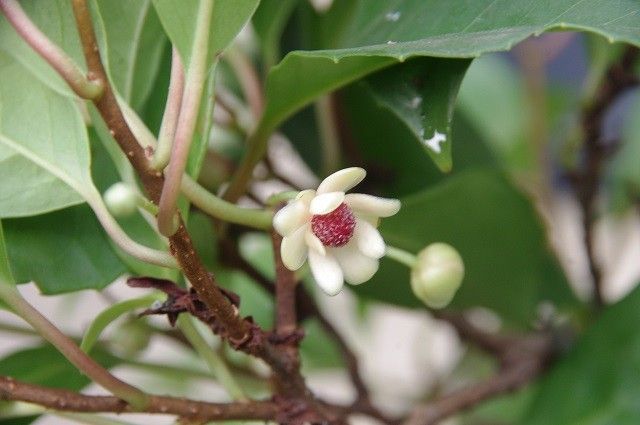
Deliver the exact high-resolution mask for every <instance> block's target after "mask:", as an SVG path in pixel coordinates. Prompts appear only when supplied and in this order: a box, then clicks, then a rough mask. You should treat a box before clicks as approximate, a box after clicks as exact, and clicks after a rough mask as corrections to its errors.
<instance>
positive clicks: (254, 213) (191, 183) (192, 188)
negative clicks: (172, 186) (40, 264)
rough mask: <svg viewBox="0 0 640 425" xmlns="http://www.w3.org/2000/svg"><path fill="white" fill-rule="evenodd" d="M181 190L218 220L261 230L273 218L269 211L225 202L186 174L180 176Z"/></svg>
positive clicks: (269, 225)
mask: <svg viewBox="0 0 640 425" xmlns="http://www.w3.org/2000/svg"><path fill="white" fill-rule="evenodd" d="M182 192H183V193H184V195H185V196H186V197H187V198H188V199H189V201H191V202H192V203H193V205H195V206H196V207H198V208H200V209H201V210H202V211H204V212H205V213H207V214H209V215H211V216H213V217H216V218H219V219H220V220H224V221H228V222H230V223H236V224H242V225H245V226H249V227H253V228H255V229H261V230H267V229H270V228H271V220H272V219H273V213H272V212H271V211H267V210H261V209H255V208H243V207H239V206H237V205H235V204H232V203H230V202H227V201H225V200H223V199H221V198H218V197H217V196H215V195H214V194H213V193H211V192H209V191H208V190H207V189H205V188H204V187H202V186H201V185H199V184H198V183H197V182H196V181H195V180H193V179H192V178H191V177H189V176H187V175H184V176H183V178H182Z"/></svg>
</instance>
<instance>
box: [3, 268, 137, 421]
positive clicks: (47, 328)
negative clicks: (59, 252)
mask: <svg viewBox="0 0 640 425" xmlns="http://www.w3.org/2000/svg"><path fill="white" fill-rule="evenodd" d="M0 299H2V300H3V301H4V302H5V303H6V304H7V305H8V306H9V308H10V309H11V310H12V311H13V312H14V313H15V314H17V315H18V316H20V317H21V318H22V319H24V320H25V321H26V322H27V323H29V324H30V325H31V326H32V327H33V328H34V329H35V330H36V331H37V332H38V333H39V334H40V335H41V336H42V337H43V338H44V339H46V340H47V341H49V342H50V343H51V344H52V345H53V346H54V347H56V348H57V349H58V351H60V352H61V353H62V354H63V355H64V356H65V357H66V358H67V359H68V360H69V362H71V364H73V365H74V366H75V367H76V368H78V370H79V371H81V372H82V373H84V374H85V375H87V376H88V377H89V378H90V379H91V380H93V381H94V382H96V383H97V384H99V385H101V386H102V387H104V388H105V389H106V390H108V391H109V392H111V393H112V394H113V395H115V396H116V397H118V398H120V399H122V400H124V401H126V402H127V403H129V404H130V405H131V406H133V407H134V408H136V409H139V410H143V409H144V408H145V407H146V406H147V405H148V403H149V396H148V395H147V394H146V393H144V392H142V391H140V390H139V389H138V388H136V387H134V386H131V385H129V384H127V383H126V382H123V381H121V380H119V379H118V378H116V377H115V376H113V375H112V374H111V373H109V371H108V370H106V369H105V368H103V367H102V366H101V365H99V364H98V363H96V362H95V361H94V360H93V359H92V358H91V357H89V356H87V355H86V354H85V353H84V352H83V351H82V350H80V348H79V347H78V346H77V345H76V344H75V343H74V342H73V340H72V339H71V338H69V337H68V336H66V335H65V334H63V333H62V332H60V330H59V329H58V328H56V327H55V326H54V325H53V323H51V322H50V321H49V320H47V318H46V317H44V316H43V315H42V314H40V312H39V311H38V310H36V309H35V308H33V306H31V304H29V303H28V302H27V301H26V300H25V299H24V298H22V295H20V293H19V292H18V290H17V289H16V288H15V287H14V286H13V285H11V284H9V283H7V282H5V281H3V280H0Z"/></svg>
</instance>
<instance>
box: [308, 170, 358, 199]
mask: <svg viewBox="0 0 640 425" xmlns="http://www.w3.org/2000/svg"><path fill="white" fill-rule="evenodd" d="M366 175H367V172H366V171H365V170H364V169H363V168H360V167H350V168H345V169H344V170H340V171H336V172H335V173H333V174H331V175H330V176H328V177H327V178H326V179H324V180H322V183H320V186H318V193H329V192H346V191H347V190H349V189H351V188H352V187H354V186H355V185H357V184H358V183H360V182H361V181H362V180H363V179H364V177H365V176H366Z"/></svg>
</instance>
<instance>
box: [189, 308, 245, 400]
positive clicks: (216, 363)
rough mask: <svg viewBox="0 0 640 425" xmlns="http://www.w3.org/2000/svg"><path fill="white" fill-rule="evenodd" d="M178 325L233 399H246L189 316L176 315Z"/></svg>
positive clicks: (225, 366)
mask: <svg viewBox="0 0 640 425" xmlns="http://www.w3.org/2000/svg"><path fill="white" fill-rule="evenodd" d="M178 327H179V328H180V330H181V331H182V333H183V334H184V336H185V337H186V338H187V339H188V340H189V342H190V343H191V345H192V346H193V348H194V349H195V350H196V351H197V352H198V354H199V355H200V357H202V359H203V360H204V361H205V362H206V363H207V365H208V366H209V369H210V370H211V372H212V373H213V375H214V376H215V377H216V379H217V380H218V382H220V384H221V385H222V386H223V387H224V388H225V389H226V390H227V392H228V393H229V395H230V396H231V397H232V398H233V399H234V400H246V399H247V398H246V396H245V395H244V392H243V391H242V389H241V388H240V386H239V385H238V383H237V382H236V380H235V378H234V377H233V375H232V374H231V372H230V371H229V369H228V368H227V365H226V364H225V363H224V361H223V360H222V359H221V358H220V357H218V355H217V353H216V352H215V351H214V350H213V349H212V348H211V347H210V346H209V344H208V343H207V341H206V340H205V339H204V337H203V336H202V335H201V334H200V332H199V331H198V329H197V328H196V326H195V324H194V319H193V318H192V317H191V316H188V315H185V314H181V315H180V317H178Z"/></svg>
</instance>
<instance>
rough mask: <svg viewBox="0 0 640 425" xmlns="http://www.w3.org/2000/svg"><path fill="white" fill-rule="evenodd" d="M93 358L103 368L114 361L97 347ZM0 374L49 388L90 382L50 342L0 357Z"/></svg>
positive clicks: (75, 386) (74, 388)
mask: <svg viewBox="0 0 640 425" xmlns="http://www.w3.org/2000/svg"><path fill="white" fill-rule="evenodd" d="M92 357H93V358H94V360H96V361H97V362H98V363H100V364H101V365H102V366H104V367H106V368H110V367H113V366H114V365H116V364H117V360H116V359H115V358H113V357H112V356H110V355H108V354H106V353H105V352H103V351H101V350H96V353H95V355H94V356H92ZM0 375H2V376H11V377H13V378H15V379H17V380H18V381H23V382H27V383H30V384H37V385H42V386H45V387H49V388H64V389H67V390H71V391H80V390H81V389H83V388H84V387H85V386H87V385H88V384H89V383H90V380H89V378H87V377H86V376H85V375H83V374H81V373H80V372H79V371H78V369H76V368H75V367H74V366H73V365H72V364H71V363H69V361H68V360H67V359H66V358H65V357H64V356H63V355H62V354H60V353H59V352H58V351H57V350H56V349H55V348H53V347H52V346H50V345H43V346H40V347H36V348H28V349H26V350H23V351H18V352H16V353H13V354H10V355H8V356H7V357H5V358H3V359H1V360H0Z"/></svg>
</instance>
